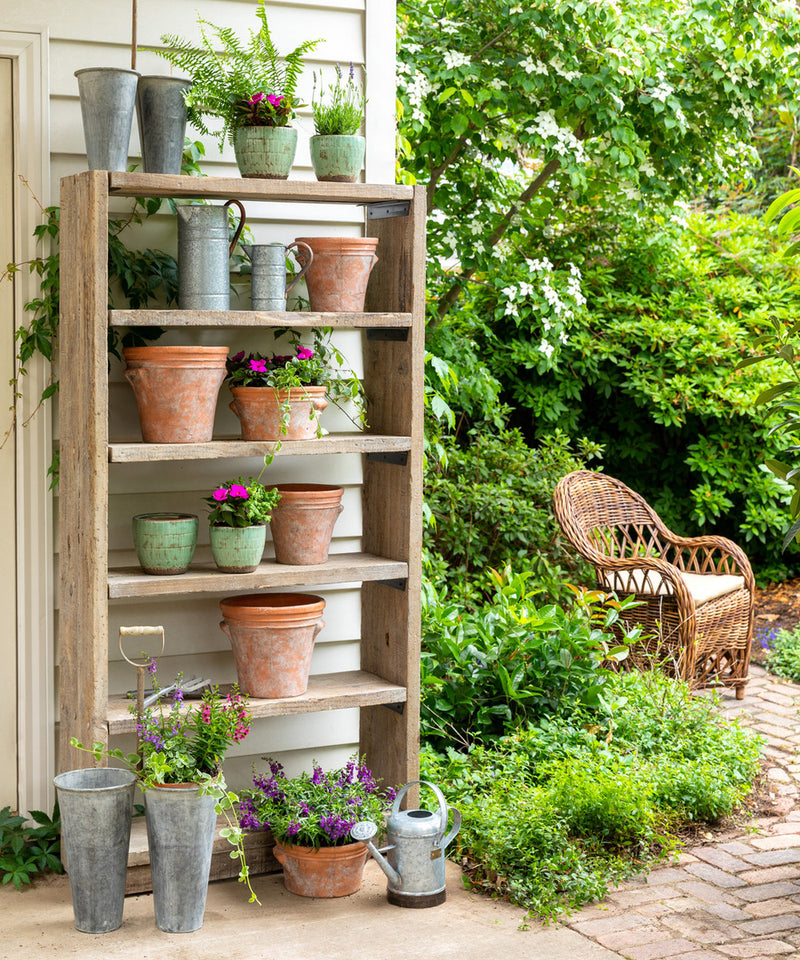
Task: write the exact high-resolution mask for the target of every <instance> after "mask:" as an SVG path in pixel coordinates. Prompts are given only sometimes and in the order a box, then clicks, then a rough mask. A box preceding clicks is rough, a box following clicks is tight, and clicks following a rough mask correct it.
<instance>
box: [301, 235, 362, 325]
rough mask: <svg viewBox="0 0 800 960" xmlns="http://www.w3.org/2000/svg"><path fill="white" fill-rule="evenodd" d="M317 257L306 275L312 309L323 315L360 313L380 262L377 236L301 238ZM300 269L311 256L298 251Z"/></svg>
mask: <svg viewBox="0 0 800 960" xmlns="http://www.w3.org/2000/svg"><path fill="white" fill-rule="evenodd" d="M295 243H305V244H307V245H308V246H309V247H311V250H312V251H313V254H314V259H313V261H312V262H311V265H310V266H309V267H308V270H307V272H306V286H307V287H308V299H309V301H310V302H311V310H313V311H315V312H316V311H320V312H322V313H361V312H362V311H363V309H364V298H365V297H366V294H367V283H368V282H369V275H370V273H372V268H373V267H374V266H375V264H376V263H377V262H378V257H377V255H376V253H375V248H376V247H377V246H378V239H377V237H298V238H297V239H296V240H295ZM295 256H296V257H297V260H298V262H299V264H300V266H301V267H305V266H306V261H307V259H308V255H307V254H306V253H305V251H304V250H303V249H302V248H298V249H297V251H296V253H295Z"/></svg>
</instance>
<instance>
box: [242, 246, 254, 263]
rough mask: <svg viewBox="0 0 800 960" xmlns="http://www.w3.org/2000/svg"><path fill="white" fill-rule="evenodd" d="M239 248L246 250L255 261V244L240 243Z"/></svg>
mask: <svg viewBox="0 0 800 960" xmlns="http://www.w3.org/2000/svg"><path fill="white" fill-rule="evenodd" d="M239 246H240V247H241V248H242V250H244V252H245V253H246V254H247V256H248V257H250V259H251V260H252V259H253V244H252V243H240V244H239Z"/></svg>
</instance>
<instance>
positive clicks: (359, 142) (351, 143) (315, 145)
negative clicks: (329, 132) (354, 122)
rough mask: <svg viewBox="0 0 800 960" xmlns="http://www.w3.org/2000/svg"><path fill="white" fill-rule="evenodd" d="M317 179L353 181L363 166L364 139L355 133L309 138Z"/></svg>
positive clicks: (339, 181) (356, 178)
mask: <svg viewBox="0 0 800 960" xmlns="http://www.w3.org/2000/svg"><path fill="white" fill-rule="evenodd" d="M309 146H310V148H311V163H312V165H313V167H314V173H315V174H316V175H317V180H332V181H336V182H338V183H355V182H356V180H358V175H359V173H361V168H362V167H363V166H364V151H365V149H366V140H365V139H364V137H360V136H358V135H356V134H353V135H352V136H349V135H345V134H338V135H334V136H316V137H312V138H311V139H310V140H309Z"/></svg>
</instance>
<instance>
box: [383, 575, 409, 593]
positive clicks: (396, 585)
mask: <svg viewBox="0 0 800 960" xmlns="http://www.w3.org/2000/svg"><path fill="white" fill-rule="evenodd" d="M376 583H382V584H383V585H384V587H391V588H392V590H399V591H400V592H401V593H404V592H405V590H406V589H407V588H408V580H406V578H405V577H399V578H398V579H397V580H377V581H376Z"/></svg>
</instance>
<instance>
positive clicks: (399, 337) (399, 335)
mask: <svg viewBox="0 0 800 960" xmlns="http://www.w3.org/2000/svg"><path fill="white" fill-rule="evenodd" d="M367 340H395V341H396V342H398V343H408V327H369V328H368V329H367Z"/></svg>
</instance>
